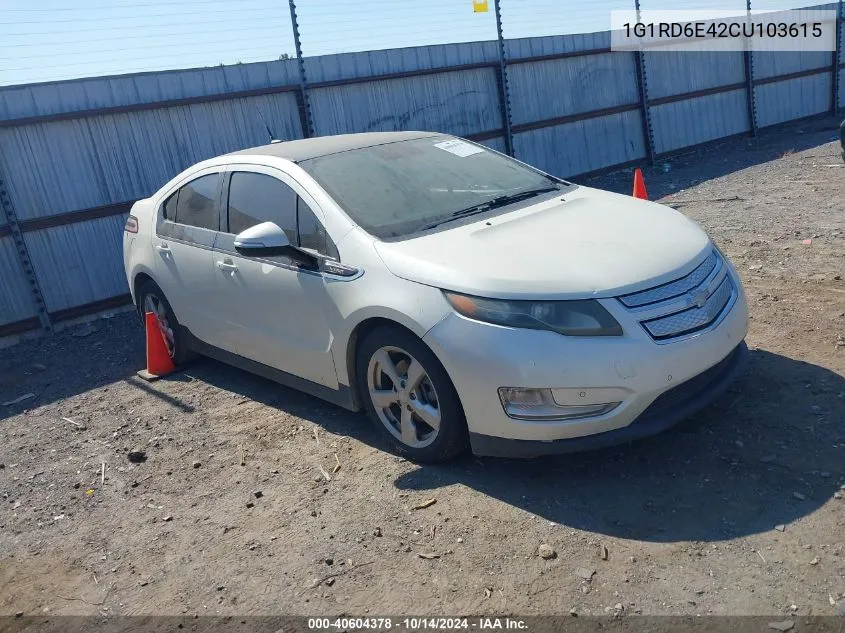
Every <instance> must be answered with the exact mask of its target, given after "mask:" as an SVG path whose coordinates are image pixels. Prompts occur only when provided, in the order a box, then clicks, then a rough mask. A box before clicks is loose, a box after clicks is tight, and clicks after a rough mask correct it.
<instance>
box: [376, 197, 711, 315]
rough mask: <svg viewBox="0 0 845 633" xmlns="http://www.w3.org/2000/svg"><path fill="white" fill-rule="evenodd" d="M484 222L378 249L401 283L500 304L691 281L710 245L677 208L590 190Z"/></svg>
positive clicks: (380, 244)
mask: <svg viewBox="0 0 845 633" xmlns="http://www.w3.org/2000/svg"><path fill="white" fill-rule="evenodd" d="M480 218H481V219H478V220H477V221H471V222H469V223H466V224H458V223H454V224H446V225H444V226H443V227H442V229H441V230H439V231H436V232H434V233H429V234H427V235H423V236H420V237H416V238H412V239H407V240H403V241H397V242H376V244H375V247H376V250H377V252H378V254H379V255H380V257H381V258H382V260H383V261H384V263H385V265H386V266H387V268H388V269H389V270H390V271H391V272H392V273H393V274H394V275H396V276H398V277H401V278H403V279H408V280H410V281H415V282H418V283H422V284H426V285H429V286H436V287H438V288H443V289H445V290H453V291H456V292H463V293H466V294H473V295H479V296H484V297H492V298H502V299H520V298H521V299H530V298H538V297H545V298H559V299H567V298H585V297H608V296H616V295H619V294H625V293H627V292H633V291H635V290H639V289H642V288H645V287H650V286H655V285H659V284H661V283H665V282H668V281H671V280H673V279H676V278H678V277H680V276H683V275H684V274H686V273H687V272H689V271H691V270H692V269H693V268H694V267H695V266H696V265H697V264H698V263H700V261H701V260H702V259H703V258H704V257H706V254H707V253H709V252H710V249H711V248H712V246H711V244H710V240H709V238H708V237H707V234H706V233H705V232H704V231H703V230H702V229H701V228H699V226H698V225H697V224H695V223H694V222H692V221H691V220H689V219H687V218H686V217H685V216H684V215H683V214H681V213H679V212H677V211H675V210H674V209H671V208H669V207H665V206H662V205H659V204H655V203H653V202H648V201H645V200H637V199H635V198H631V197H629V196H623V195H620V194H615V193H610V192H606V191H601V190H598V189H592V188H590V187H580V186H578V187H573V188H572V189H571V190H569V191H567V192H566V193H565V194H563V196H555V197H554V198H552V199H551V200H543V201H541V202H538V203H537V204H534V205H531V206H528V207H521V208H519V209H518V210H515V211H512V212H510V213H504V214H502V215H499V216H496V217H492V218H491V217H484V216H480Z"/></svg>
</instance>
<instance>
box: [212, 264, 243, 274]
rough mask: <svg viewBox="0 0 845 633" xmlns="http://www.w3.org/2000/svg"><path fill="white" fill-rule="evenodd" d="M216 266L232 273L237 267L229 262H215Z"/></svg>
mask: <svg viewBox="0 0 845 633" xmlns="http://www.w3.org/2000/svg"><path fill="white" fill-rule="evenodd" d="M217 268H219V269H220V270H224V271H226V272H230V273H233V272H235V271H236V270H237V269H238V267H237V265H235V264H233V263H231V262H217Z"/></svg>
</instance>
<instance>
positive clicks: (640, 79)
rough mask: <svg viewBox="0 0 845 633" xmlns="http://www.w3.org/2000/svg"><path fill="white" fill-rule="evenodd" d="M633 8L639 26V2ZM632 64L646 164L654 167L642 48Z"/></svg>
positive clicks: (636, 52)
mask: <svg viewBox="0 0 845 633" xmlns="http://www.w3.org/2000/svg"><path fill="white" fill-rule="evenodd" d="M634 8H635V9H636V11H637V24H639V23H640V0H634ZM634 62H635V64H636V66H637V91H638V92H639V95H640V115H641V116H642V124H643V137H644V140H645V151H646V156H647V157H648V162H649V163H651V164H652V165H654V163H655V155H654V128H653V127H652V123H651V110H650V109H649V104H648V79H647V76H646V67H645V52H643V50H642V48H639V49H638V50H637V51H635V52H634Z"/></svg>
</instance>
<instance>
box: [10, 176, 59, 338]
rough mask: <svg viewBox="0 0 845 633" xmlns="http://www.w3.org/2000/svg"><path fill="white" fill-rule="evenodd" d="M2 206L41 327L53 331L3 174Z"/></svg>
mask: <svg viewBox="0 0 845 633" xmlns="http://www.w3.org/2000/svg"><path fill="white" fill-rule="evenodd" d="M0 208H2V209H3V212H4V213H5V215H6V221H7V222H8V223H9V228H10V229H11V231H12V241H13V242H14V243H15V251H17V254H18V261H19V262H20V265H21V269H23V273H24V275H25V276H26V280H27V281H28V282H29V289H30V292H32V299H33V302H34V303H35V311H36V314H37V315H38V320H39V321H40V322H41V327H42V328H44V329H45V330H46V331H47V332H52V331H53V324H52V323H50V314H49V313H48V312H47V303H46V302H45V301H44V294H43V293H42V292H41V285H40V284H39V283H38V277H37V276H36V274H35V268H34V267H33V266H32V259H31V258H30V257H29V250H28V249H27V247H26V242H25V241H24V239H23V233H21V227H20V224H18V216H17V214H16V213H15V209H14V207H13V206H12V200H11V199H10V198H9V193H8V192H7V191H6V185H5V184H4V183H3V179H2V176H0Z"/></svg>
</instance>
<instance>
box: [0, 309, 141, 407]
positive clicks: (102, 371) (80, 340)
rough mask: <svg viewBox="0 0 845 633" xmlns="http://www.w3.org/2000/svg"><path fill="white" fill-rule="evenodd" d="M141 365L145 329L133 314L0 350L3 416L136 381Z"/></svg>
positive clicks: (127, 313) (0, 388)
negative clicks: (126, 381) (127, 381)
mask: <svg viewBox="0 0 845 633" xmlns="http://www.w3.org/2000/svg"><path fill="white" fill-rule="evenodd" d="M143 366H144V330H143V328H142V327H141V322H140V319H139V318H138V316H137V314H135V313H134V312H125V313H121V314H116V315H114V316H113V317H111V318H102V319H98V320H96V321H91V322H88V323H83V324H81V325H78V326H74V327H71V328H69V329H67V330H63V331H61V332H58V333H56V334H53V335H51V336H45V337H42V338H36V339H32V340H28V341H22V342H20V343H18V344H17V345H14V346H12V347H8V348H5V349H3V350H0V420H3V419H5V418H7V417H10V416H13V415H16V414H18V413H21V412H22V411H24V410H27V409H34V408H36V407H40V406H43V405H48V404H52V403H57V402H61V401H63V400H65V399H66V398H70V397H72V396H75V395H78V394H81V393H86V392H89V391H92V390H95V389H100V388H106V387H109V386H110V385H113V384H115V383H117V382H120V381H125V380H135V378H134V377H135V372H136V371H137V370H138V369H141V368H142V367H143ZM137 382H138V383H141V382H142V381H140V379H138V380H137Z"/></svg>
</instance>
